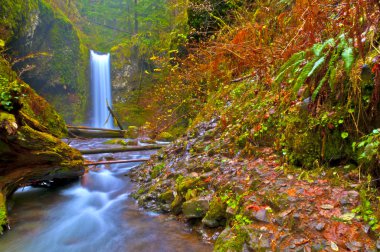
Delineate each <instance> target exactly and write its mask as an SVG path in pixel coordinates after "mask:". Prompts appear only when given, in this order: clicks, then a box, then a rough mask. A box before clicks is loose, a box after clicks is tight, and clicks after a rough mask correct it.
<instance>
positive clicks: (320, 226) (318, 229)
mask: <svg viewBox="0 0 380 252" xmlns="http://www.w3.org/2000/svg"><path fill="white" fill-rule="evenodd" d="M325 226H326V224H325V223H324V222H319V223H318V224H317V225H316V226H315V229H316V230H317V231H322V230H324V229H325Z"/></svg>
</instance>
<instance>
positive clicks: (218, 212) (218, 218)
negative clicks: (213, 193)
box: [202, 197, 226, 228]
mask: <svg viewBox="0 0 380 252" xmlns="http://www.w3.org/2000/svg"><path fill="white" fill-rule="evenodd" d="M225 220H226V204H225V203H224V202H223V201H222V200H221V199H220V198H217V197H215V198H213V199H212V200H211V202H210V207H209V210H208V211H207V213H206V216H205V217H204V218H203V219H202V223H203V224H204V225H205V226H207V227H211V228H213V227H218V226H222V225H224V224H225Z"/></svg>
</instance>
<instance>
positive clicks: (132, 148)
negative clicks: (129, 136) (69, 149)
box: [79, 145, 163, 155]
mask: <svg viewBox="0 0 380 252" xmlns="http://www.w3.org/2000/svg"><path fill="white" fill-rule="evenodd" d="M162 147H163V145H146V146H125V147H120V148H104V149H92V150H79V151H80V153H82V154H83V155H86V154H100V153H116V152H129V151H143V150H157V149H161V148H162Z"/></svg>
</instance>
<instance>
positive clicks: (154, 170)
mask: <svg viewBox="0 0 380 252" xmlns="http://www.w3.org/2000/svg"><path fill="white" fill-rule="evenodd" d="M164 168H165V163H159V164H156V165H155V166H153V168H152V169H151V170H150V177H151V178H152V179H155V178H157V177H158V176H159V175H160V174H161V172H162V170H163V169H164Z"/></svg>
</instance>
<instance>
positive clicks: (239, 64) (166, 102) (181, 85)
mask: <svg viewBox="0 0 380 252" xmlns="http://www.w3.org/2000/svg"><path fill="white" fill-rule="evenodd" d="M231 15H233V23H231V22H229V23H225V22H223V20H218V19H217V22H219V23H218V24H219V30H218V31H217V32H215V33H214V34H212V35H210V36H209V37H208V39H207V40H206V41H201V42H199V41H194V40H191V38H189V40H188V43H187V45H186V52H187V53H186V56H184V55H179V54H175V53H172V54H171V56H172V58H171V60H170V62H166V64H164V63H163V62H162V61H161V62H159V60H158V61H157V63H158V64H159V65H160V66H161V67H162V72H161V73H160V74H161V77H160V78H161V81H160V84H159V85H158V88H154V89H153V90H151V91H150V92H149V93H150V95H148V99H149V102H148V101H145V102H143V103H144V104H146V106H147V108H148V109H151V110H152V111H154V118H152V120H151V124H150V129H152V130H153V131H160V130H165V129H168V128H170V127H173V126H175V125H177V126H178V125H183V126H184V127H185V126H187V125H188V123H189V120H190V119H191V118H194V116H195V115H196V113H197V111H199V110H200V108H202V106H203V103H204V102H205V101H206V100H207V95H209V94H210V92H213V91H215V90H217V89H218V88H220V87H221V86H225V85H228V84H229V83H230V82H231V81H234V80H235V79H237V80H239V78H242V77H243V78H244V77H246V78H251V79H253V80H254V81H255V82H260V83H261V85H265V86H267V87H268V88H270V89H274V88H275V87H274V86H275V84H274V79H275V77H276V74H278V73H277V71H278V69H279V68H280V66H281V65H282V64H283V63H285V62H286V61H287V60H288V59H289V58H290V57H291V56H292V55H294V54H295V53H297V52H300V51H304V50H307V49H309V48H311V47H313V45H315V44H317V43H322V42H324V41H326V40H327V39H329V38H338V37H339V36H340V35H342V34H344V36H345V38H346V40H347V41H351V42H352V44H353V47H354V54H355V59H356V60H362V61H363V62H362V64H364V61H365V60H366V55H367V54H368V53H369V52H370V51H373V50H374V47H376V46H377V39H378V37H377V29H378V24H379V3H378V2H377V1H375V0H370V1H364V0H357V1H350V0H344V1H332V0H322V1H312V0H296V1H255V2H254V3H252V2H251V1H246V2H245V3H243V4H242V5H241V6H240V7H239V8H238V9H237V10H234V11H233V12H232V13H231V14H230V17H229V18H230V19H231ZM307 56H308V54H307ZM302 64H304V63H301V65H302ZM376 70H377V68H376V67H375V68H374V69H373V71H375V72H374V73H375V74H376V73H377V72H376ZM322 72H323V71H322ZM349 75H351V73H349ZM359 75H360V72H359ZM376 76H378V75H377V74H376ZM322 77H323V75H322V74H321V76H320V77H317V78H322ZM338 77H339V76H338ZM357 77H358V76H356V77H355V76H348V77H347V78H351V79H354V78H357ZM343 79H345V78H343ZM376 79H377V77H376ZM305 81H306V83H308V82H310V80H309V79H306V80H305ZM314 82H315V81H314ZM376 83H377V82H376ZM309 84H310V83H309ZM310 85H311V84H310ZM287 87H289V83H288V82H287V81H284V82H283V83H281V86H280V89H278V88H277V89H278V92H280V93H281V97H282V98H286V97H288V96H289V95H290V94H286V92H291V90H290V89H287ZM308 88H309V89H311V91H313V89H315V88H316V87H315V86H308ZM281 90H282V91H281ZM285 90H287V91H285ZM375 90H378V84H376V88H375ZM324 91H325V92H329V91H328V90H324ZM284 92H285V93H284ZM321 94H322V92H321ZM152 100H153V102H151V101H152ZM371 102H372V107H373V108H375V107H376V106H377V104H378V95H376V91H374V92H373V97H372V101H371ZM148 104H149V105H148ZM157 119H161V120H157Z"/></svg>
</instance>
